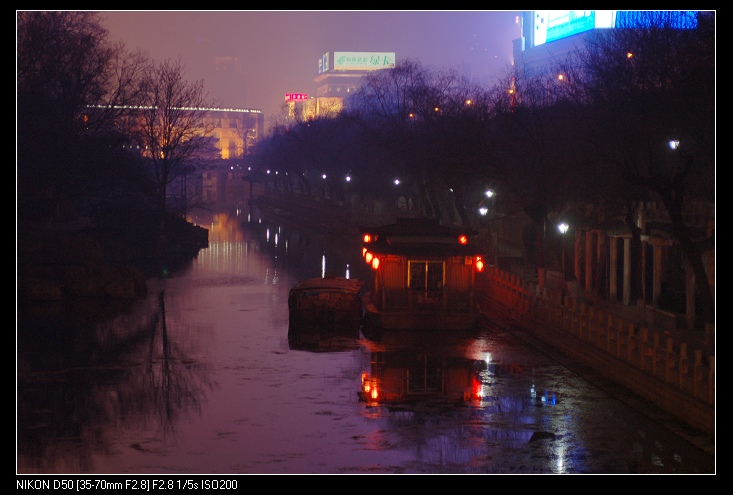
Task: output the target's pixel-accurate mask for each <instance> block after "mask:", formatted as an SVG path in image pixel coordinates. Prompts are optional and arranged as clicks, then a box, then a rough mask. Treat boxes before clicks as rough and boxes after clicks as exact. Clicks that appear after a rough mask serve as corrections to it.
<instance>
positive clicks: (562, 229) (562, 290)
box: [557, 222, 570, 306]
mask: <svg viewBox="0 0 733 495" xmlns="http://www.w3.org/2000/svg"><path fill="white" fill-rule="evenodd" d="M568 228H570V226H569V225H568V224H566V223H565V222H562V223H560V224H558V226H557V230H559V231H560V235H561V236H562V237H561V238H562V263H561V265H562V267H561V269H562V287H561V288H560V297H561V300H562V305H563V306H565V233H566V232H567V231H568Z"/></svg>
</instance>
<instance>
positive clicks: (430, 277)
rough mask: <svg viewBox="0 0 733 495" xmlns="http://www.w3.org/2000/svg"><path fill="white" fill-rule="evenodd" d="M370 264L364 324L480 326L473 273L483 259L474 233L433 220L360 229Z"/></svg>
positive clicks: (407, 220) (401, 221)
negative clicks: (474, 241) (365, 321)
mask: <svg viewBox="0 0 733 495" xmlns="http://www.w3.org/2000/svg"><path fill="white" fill-rule="evenodd" d="M359 230H360V232H361V234H362V240H363V247H362V254H363V256H364V261H365V262H366V263H368V264H369V265H371V268H372V270H371V275H370V280H369V292H367V293H365V294H364V296H363V298H362V299H363V301H364V310H365V318H366V319H367V322H369V323H373V324H375V325H376V326H377V327H382V328H403V329H405V328H416V329H421V328H422V329H468V328H473V327H475V326H476V325H477V324H478V320H479V316H480V312H479V307H478V304H477V303H476V301H475V300H474V296H475V294H474V288H475V275H476V273H477V272H480V271H483V268H484V261H483V259H482V256H481V253H480V252H479V250H478V247H477V246H476V245H475V243H474V244H472V241H473V240H475V237H476V232H475V231H473V230H471V229H466V228H462V227H449V226H444V225H441V224H440V223H439V222H438V220H437V219H430V218H419V219H413V218H398V219H397V221H396V223H394V224H390V225H384V226H379V227H359Z"/></svg>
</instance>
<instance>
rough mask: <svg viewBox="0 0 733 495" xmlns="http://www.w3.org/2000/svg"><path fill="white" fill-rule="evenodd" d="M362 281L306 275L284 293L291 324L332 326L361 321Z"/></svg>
mask: <svg viewBox="0 0 733 495" xmlns="http://www.w3.org/2000/svg"><path fill="white" fill-rule="evenodd" d="M363 285H364V281H363V280H359V279H351V278H345V277H325V278H310V279H307V280H303V281H301V282H298V283H297V284H295V286H293V288H292V289H290V293H289V294H288V310H289V312H290V325H291V326H294V325H295V326H306V325H307V326H312V325H316V326H326V327H334V326H338V325H343V324H346V323H352V324H353V323H360V322H361V321H362V302H361V298H360V291H361V288H362V286H363Z"/></svg>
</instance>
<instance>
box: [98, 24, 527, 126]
mask: <svg viewBox="0 0 733 495" xmlns="http://www.w3.org/2000/svg"><path fill="white" fill-rule="evenodd" d="M100 14H101V17H102V21H103V25H104V27H105V28H107V29H108V30H109V32H110V39H111V40H112V41H121V42H124V43H125V45H126V46H127V48H128V49H130V50H135V49H143V50H145V51H147V52H148V53H149V54H150V56H151V57H152V58H153V59H154V60H155V61H158V62H161V61H163V60H166V59H178V58H180V59H181V63H182V64H183V66H184V67H185V69H186V78H187V79H189V80H192V81H193V80H203V81H204V85H205V87H206V90H207V92H208V93H209V97H210V99H211V100H212V101H213V102H215V103H216V104H217V105H220V106H222V107H225V108H253V109H260V110H262V112H263V113H264V114H265V119H266V127H268V128H269V126H270V125H271V123H272V121H273V120H274V119H275V118H277V117H278V116H279V115H280V109H281V107H282V104H283V103H284V102H285V94H286V93H307V94H308V95H309V96H310V95H313V96H315V92H316V84H315V82H314V79H315V78H316V76H317V75H318V60H319V59H320V58H321V57H322V55H323V54H324V53H326V52H333V51H374V52H395V54H396V63H397V65H399V63H400V62H401V61H405V60H407V59H412V60H416V61H419V62H420V63H422V64H423V65H425V66H426V67H429V68H436V69H440V68H451V69H455V70H457V71H458V72H459V73H461V74H463V75H466V76H469V77H471V78H472V79H473V80H475V81H477V82H481V83H485V84H487V85H488V84H490V83H491V82H492V81H493V78H495V77H499V76H501V75H502V74H503V73H504V72H505V71H506V70H508V68H509V67H510V65H511V57H512V40H513V39H514V38H517V37H519V34H520V33H519V26H518V24H517V23H516V21H515V19H516V16H517V15H518V14H519V11H101V12H100Z"/></svg>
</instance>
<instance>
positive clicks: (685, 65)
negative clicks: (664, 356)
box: [574, 12, 715, 323]
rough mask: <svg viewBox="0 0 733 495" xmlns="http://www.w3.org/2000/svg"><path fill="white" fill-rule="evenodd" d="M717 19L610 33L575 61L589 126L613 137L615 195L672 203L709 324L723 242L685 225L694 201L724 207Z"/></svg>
mask: <svg viewBox="0 0 733 495" xmlns="http://www.w3.org/2000/svg"><path fill="white" fill-rule="evenodd" d="M662 20H663V19H662ZM714 20H715V19H714V13H705V12H700V14H699V16H698V27H697V28H695V29H674V28H672V27H671V26H666V25H664V24H663V23H662V24H660V23H659V22H658V23H656V24H657V25H658V26H659V27H652V28H648V29H614V30H610V31H609V32H604V33H601V34H599V35H597V36H595V37H592V38H590V39H589V42H588V43H587V45H586V49H585V50H583V51H581V52H579V54H578V58H577V60H575V62H574V65H575V66H576V67H579V68H580V69H581V70H580V71H579V72H578V79H579V80H580V81H582V84H581V86H580V87H581V90H580V91H578V93H579V94H581V95H582V97H583V98H582V99H583V101H584V103H585V104H586V105H587V106H588V109H589V111H588V112H587V114H586V116H587V118H586V119H584V120H583V126H584V127H588V128H591V129H593V131H594V132H595V134H596V135H599V136H600V135H602V136H603V139H598V140H597V141H596V143H595V144H596V147H595V149H594V152H595V154H596V156H597V157H598V158H600V159H602V160H603V161H605V162H606V163H610V164H612V166H611V167H608V168H607V172H606V173H607V174H608V175H614V176H620V177H621V178H622V179H623V180H624V182H625V187H624V188H623V189H618V190H617V191H615V192H614V194H616V195H617V196H618V195H620V194H621V193H622V192H624V191H628V190H630V189H632V188H633V189H634V190H636V191H637V192H638V189H642V188H643V189H645V191H646V194H647V195H649V198H652V199H657V200H660V201H661V203H662V204H663V205H664V206H665V208H666V210H667V212H668V213H669V218H670V221H671V224H672V234H673V236H674V237H675V239H676V240H677V241H678V243H679V246H680V248H681V249H682V251H683V252H684V254H685V256H686V258H687V260H688V261H689V263H690V266H691V268H692V270H693V272H694V274H695V282H696V285H697V292H698V295H699V297H700V300H701V304H702V308H703V315H704V316H703V317H704V320H705V322H706V323H712V322H714V317H715V312H714V311H715V310H714V299H713V295H712V289H711V287H710V283H709V279H708V276H707V273H706V271H705V265H704V263H703V255H704V253H705V251H708V250H710V249H712V247H713V246H714V239H713V238H699V236H698V235H697V234H695V233H694V232H693V230H691V229H690V228H689V227H688V226H687V225H686V224H685V223H684V215H683V209H684V207H685V205H687V204H689V203H690V202H691V201H701V202H703V203H708V204H714V201H715V199H714V198H715V90H714V88H715V28H714ZM671 139H675V140H678V142H679V146H678V147H677V149H676V150H670V149H669V147H668V145H667V143H668V142H669V141H670V140H671ZM627 197H628V196H627ZM636 199H639V198H636ZM627 219H628V223H630V224H632V221H633V218H631V217H629V216H628V215H627ZM634 231H635V230H634V229H632V232H634ZM637 234H638V235H640V234H641V233H640V232H637ZM637 244H639V243H637Z"/></svg>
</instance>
